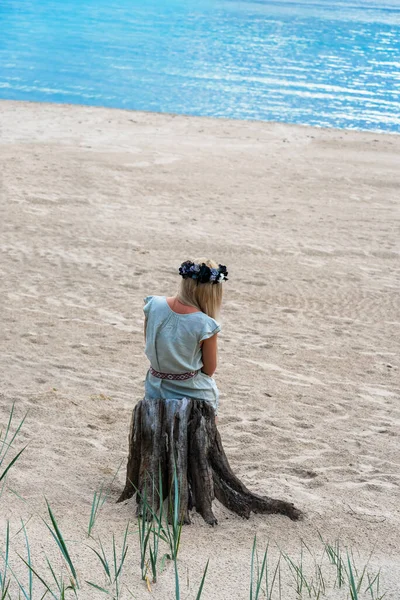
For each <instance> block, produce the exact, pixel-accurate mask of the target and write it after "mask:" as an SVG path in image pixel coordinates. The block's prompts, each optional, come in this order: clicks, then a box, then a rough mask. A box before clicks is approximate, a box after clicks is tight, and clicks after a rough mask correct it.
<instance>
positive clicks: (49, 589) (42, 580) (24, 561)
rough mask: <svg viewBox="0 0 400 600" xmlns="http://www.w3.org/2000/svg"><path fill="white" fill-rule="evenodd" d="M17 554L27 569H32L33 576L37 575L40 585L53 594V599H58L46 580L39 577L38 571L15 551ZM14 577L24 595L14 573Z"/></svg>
mask: <svg viewBox="0 0 400 600" xmlns="http://www.w3.org/2000/svg"><path fill="white" fill-rule="evenodd" d="M17 556H18V557H19V558H20V559H21V560H22V562H23V563H24V564H25V565H26V566H27V567H28V569H29V570H30V571H32V573H33V574H34V575H35V577H37V579H38V580H39V581H40V583H41V584H42V585H43V586H44V587H45V589H46V590H47V591H48V592H49V594H51V595H52V596H53V598H54V600H58V599H57V596H56V595H55V594H54V593H53V591H52V590H51V588H50V587H49V585H48V584H47V583H46V581H45V580H44V579H43V577H41V576H40V575H39V573H38V572H37V571H35V569H34V568H33V567H32V565H29V564H28V563H27V562H26V560H25V559H24V558H22V556H20V555H19V554H18V553H17ZM13 575H14V573H13ZM14 578H15V580H16V582H17V583H18V585H19V587H20V589H21V591H22V593H23V594H24V595H25V592H24V590H23V587H22V586H21V584H20V582H19V581H18V579H17V577H16V576H15V575H14ZM25 597H26V595H25ZM28 600H30V599H29V598H28Z"/></svg>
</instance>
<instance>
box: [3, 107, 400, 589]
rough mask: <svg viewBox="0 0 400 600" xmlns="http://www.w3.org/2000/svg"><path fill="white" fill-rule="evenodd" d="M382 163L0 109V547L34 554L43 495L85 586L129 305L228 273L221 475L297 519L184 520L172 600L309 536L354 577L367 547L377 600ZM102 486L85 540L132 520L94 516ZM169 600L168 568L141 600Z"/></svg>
mask: <svg viewBox="0 0 400 600" xmlns="http://www.w3.org/2000/svg"><path fill="white" fill-rule="evenodd" d="M399 152H400V138H399V137H398V136H390V135H387V136H384V135H378V134H373V133H360V132H349V131H335V130H322V129H311V128H302V127H295V126H287V125H280V124H267V123H257V122H253V123H251V122H240V121H237V122H234V121H225V120H219V121H217V120H212V119H201V118H186V117H180V116H168V115H154V114H144V113H130V112H124V111H112V110H106V109H97V108H84V107H71V106H55V105H40V104H25V103H14V102H1V103H0V166H1V180H0V183H1V188H0V194H1V197H0V200H1V215H2V217H1V240H0V249H1V262H0V273H1V284H0V285H1V296H2V300H3V303H4V304H3V308H2V310H1V313H0V319H1V331H2V336H1V342H0V344H1V357H0V359H1V373H2V375H1V379H2V383H1V392H2V396H1V400H0V419H1V420H0V425H2V424H4V423H5V419H6V417H7V415H8V413H9V408H10V405H11V403H12V401H13V400H15V402H16V412H17V414H18V416H22V415H23V414H24V412H25V411H26V410H29V415H28V417H27V420H26V423H25V425H24V427H23V431H22V434H21V444H23V442H29V446H28V449H27V450H26V451H25V452H24V454H23V455H22V457H21V459H20V461H19V462H18V463H17V465H16V466H15V468H14V469H13V471H12V472H11V473H10V477H9V479H8V485H9V487H10V488H12V489H13V490H16V491H17V492H18V494H19V496H21V497H22V498H24V499H25V500H26V502H24V501H23V500H22V499H21V498H18V497H17V496H15V494H13V493H12V492H11V491H10V489H6V490H5V491H4V493H3V496H2V497H1V498H0V507H1V510H0V519H1V521H2V522H3V523H2V524H1V528H0V531H2V532H4V527H5V525H4V522H5V520H6V519H10V522H11V528H12V531H13V532H17V531H18V529H19V528H20V521H19V519H20V517H22V518H23V519H24V520H25V521H28V520H29V519H30V520H29V523H28V525H27V530H28V534H29V536H30V539H31V542H32V545H34V546H35V547H38V552H39V554H40V553H43V551H47V552H49V553H55V549H54V543H53V542H52V540H51V539H50V537H49V535H47V536H46V534H45V533H44V532H43V524H42V523H41V521H40V518H39V515H44V514H45V502H44V495H45V496H46V497H47V499H48V500H49V502H50V503H51V505H52V507H53V509H54V511H55V513H56V514H57V516H58V518H59V520H60V523H61V526H62V528H63V530H64V531H65V532H68V536H67V537H68V538H69V539H70V540H72V541H71V544H72V551H73V552H75V554H76V555H77V562H79V564H80V565H81V569H82V572H84V571H85V568H87V569H88V570H89V571H90V573H91V574H92V573H93V577H95V575H96V573H97V575H96V576H98V577H100V575H99V573H100V571H99V568H98V566H97V563H96V559H95V557H93V558H92V556H90V555H89V554H88V552H87V551H86V550H84V545H83V544H78V540H81V541H82V540H84V539H85V537H84V533H83V530H84V529H85V527H86V526H87V522H88V519H89V514H90V507H91V502H92V498H93V492H94V490H95V489H96V488H98V486H99V485H100V484H101V482H102V481H103V480H104V479H105V480H107V481H110V480H111V479H112V476H113V474H114V473H115V471H116V470H117V468H118V465H119V464H120V463H121V461H123V463H124V462H125V458H126V450H127V448H126V438H127V433H128V426H129V419H130V414H131V411H132V407H133V406H134V404H135V402H136V401H137V400H138V399H140V397H141V395H142V385H143V378H144V375H145V371H146V366H147V365H146V361H145V357H144V355H143V341H142V338H143V333H142V325H143V324H142V302H143V297H144V296H146V295H147V294H170V293H173V292H174V291H175V288H176V286H177V284H178V278H177V275H176V268H177V266H178V265H179V263H180V262H181V261H182V260H183V259H186V258H187V257H193V256H196V255H205V254H206V255H210V256H212V257H215V258H216V259H217V260H219V261H221V262H223V263H224V264H227V265H228V269H229V273H230V280H229V282H228V283H227V284H226V288H225V291H226V296H225V304H224V309H223V333H222V334H221V336H220V338H221V339H220V364H219V368H218V372H217V375H216V378H217V381H218V385H219V387H220V390H221V406H220V424H219V427H220V431H221V435H222V438H223V441H224V445H225V448H226V451H227V454H228V456H229V458H230V460H231V463H232V466H233V467H234V469H235V471H236V472H237V474H238V475H239V476H240V477H241V478H242V479H243V480H244V481H245V483H246V484H247V485H248V486H249V487H251V488H252V489H254V490H255V491H258V492H260V493H267V494H269V495H271V496H277V497H281V498H285V499H288V500H291V501H293V502H295V503H296V505H298V506H299V507H300V508H302V509H303V510H304V511H305V513H306V517H305V519H304V521H302V522H300V523H292V522H290V521H288V520H287V519H285V518H284V517H279V516H271V517H262V516H252V517H251V519H250V520H249V521H243V520H241V519H239V518H238V517H235V516H234V515H232V514H230V513H229V512H228V511H226V510H225V509H224V508H223V507H221V506H217V508H216V513H217V516H218V517H219V521H220V524H219V526H218V528H216V529H209V528H208V527H207V526H205V525H204V524H203V523H202V522H201V519H200V518H199V517H198V516H197V515H194V519H193V520H194V524H193V525H192V526H191V527H188V528H185V530H184V533H183V541H182V549H181V572H182V578H183V579H184V586H185V596H184V597H186V596H187V594H188V593H189V592H190V593H191V594H192V596H191V595H190V593H189V596H188V597H194V596H193V591H192V590H193V589H194V588H195V587H196V585H197V584H198V581H199V579H200V574H201V570H202V568H203V567H204V565H205V563H206V561H207V558H208V557H211V561H210V569H209V574H208V578H207V585H206V588H205V593H204V598H205V599H217V600H225V599H226V600H228V599H236V598H237V599H242V598H243V599H244V598H248V580H249V563H250V552H251V545H252V541H253V536H254V534H255V533H257V536H258V539H259V544H260V547H261V546H263V545H264V544H265V543H266V541H267V540H268V539H269V540H270V541H271V547H272V546H274V544H275V543H276V544H278V545H279V546H280V547H281V548H283V549H285V550H286V551H288V552H294V553H296V552H297V551H298V549H299V540H300V538H303V539H305V540H306V541H307V542H308V543H309V544H310V545H311V546H312V547H315V548H316V547H317V544H318V532H321V533H322V534H323V536H324V537H325V538H326V539H329V540H334V539H336V538H337V537H339V536H340V538H341V539H342V540H343V543H344V544H348V545H351V546H352V547H354V548H356V549H357V552H358V553H359V555H360V560H361V561H363V560H366V559H367V558H368V556H369V554H370V552H371V550H372V548H373V547H375V552H374V556H373V558H372V559H371V564H372V565H373V566H375V567H382V582H383V583H382V586H383V589H385V590H387V592H388V593H387V596H386V598H387V599H388V600H389V599H392V600H395V599H398V598H399V597H400V583H399V582H400V558H399V546H400V514H399V501H400V493H399V492H400V489H399V484H400V475H399V473H400V471H399V462H400V442H399V434H400V427H399V425H400V409H399V399H400V375H399V368H398V367H399V346H400V300H399V296H400V295H399V289H400V288H399V283H400V282H399V279H400V277H399V275H400V260H399V259H400V245H399V239H400V236H399V233H400V229H399V221H400V208H399V193H398V190H399V186H400V171H399V169H398V164H399ZM123 481H124V472H123V467H122V469H121V470H120V472H119V473H118V476H117V478H116V480H115V482H114V484H113V486H112V493H111V496H110V501H109V502H107V503H106V504H105V506H104V508H103V509H102V512H101V514H100V516H99V519H98V524H97V525H96V528H97V533H99V534H100V535H102V536H104V538H105V539H111V535H112V532H114V533H115V534H117V535H118V539H119V538H120V537H121V536H122V532H123V530H124V527H125V526H126V523H127V521H128V519H133V515H134V504H133V503H132V502H128V503H124V504H123V505H117V506H116V505H115V504H114V503H113V500H115V499H116V498H117V496H118V493H119V492H120V490H121V488H122V485H123ZM132 527H133V530H134V526H132ZM1 535H3V534H1ZM0 539H3V538H1V537H0ZM15 544H16V545H17V546H21V547H22V546H23V539H22V538H21V535H19V536H16V537H15ZM130 546H131V551H132V557H133V558H131V560H130V562H129V565H128V566H127V573H126V578H127V580H128V581H129V583H130V585H131V589H132V590H133V591H134V594H135V598H147V597H149V594H148V592H147V591H146V589H145V587H144V585H143V583H142V582H140V571H139V565H138V560H139V551H138V545H137V542H136V540H135V534H134V533H132V537H131V541H130ZM274 548H275V546H274ZM38 560H40V557H39V559H38ZM186 578H188V581H189V591H187V590H186ZM98 580H99V579H98ZM100 580H101V577H100ZM288 583H289V582H288V581H286V582H285V585H286V584H288ZM172 590H173V573H172V570H171V569H170V568H169V567H168V568H167V572H166V573H164V574H163V575H162V577H161V579H160V582H159V583H158V584H157V585H156V586H154V588H153V597H154V598H155V599H160V600H161V599H162V600H166V599H167V598H173V597H174V596H173V594H172ZM86 597H87V598H88V599H89V600H90V599H91V598H97V597H104V595H102V594H100V593H99V594H98V595H97V592H95V591H94V590H92V591H87V596H86ZM126 597H129V596H126ZM291 597H292V596H290V593H289V591H288V592H287V595H286V597H285V600H290V598H291ZM293 597H294V596H293ZM332 597H333V596H332ZM335 598H339V596H335Z"/></svg>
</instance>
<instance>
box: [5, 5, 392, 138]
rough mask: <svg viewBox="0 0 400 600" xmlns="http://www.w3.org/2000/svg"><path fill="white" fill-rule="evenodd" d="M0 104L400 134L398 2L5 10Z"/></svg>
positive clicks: (21, 7) (20, 7)
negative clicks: (119, 110) (90, 108)
mask: <svg viewBox="0 0 400 600" xmlns="http://www.w3.org/2000/svg"><path fill="white" fill-rule="evenodd" d="M0 98H8V99H17V100H33V101H45V102H63V103H76V104H90V105H101V106H110V107H119V108H129V109H136V110H146V111H156V112H168V113H183V114H191V115H207V116H213V117H229V118H235V119H260V120H263V121H283V122H288V123H300V124H308V125H316V126H327V127H339V128H352V129H371V130H377V131H389V132H400V0H342V1H341V2H340V1H335V0H308V1H306V0H276V1H269V0H259V1H254V0H252V1H250V0H241V1H238V0H0Z"/></svg>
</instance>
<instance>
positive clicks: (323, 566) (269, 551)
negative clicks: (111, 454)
mask: <svg viewBox="0 0 400 600" xmlns="http://www.w3.org/2000/svg"><path fill="white" fill-rule="evenodd" d="M14 408H15V407H14V405H13V406H12V408H11V411H10V415H9V418H8V421H7V425H6V427H5V428H4V433H2V436H1V441H2V445H1V448H0V450H1V455H0V456H1V459H2V463H0V464H3V465H4V464H5V463H4V461H5V460H6V459H7V456H8V452H9V451H11V450H14V451H15V449H14V447H13V445H14V443H15V440H16V439H17V435H18V433H19V431H20V430H21V427H22V425H23V423H24V420H25V417H24V418H23V419H22V420H21V421H19V423H18V424H17V426H16V427H15V430H14V429H13V421H14ZM25 448H26V446H25V447H24V448H22V449H20V450H18V451H17V453H16V454H14V457H13V458H12V459H11V460H9V461H7V462H6V466H5V467H4V466H3V471H2V474H3V478H2V479H3V482H4V483H3V485H5V481H6V476H7V474H8V473H9V471H10V469H11V468H12V467H13V466H14V465H15V464H16V462H17V459H18V458H19V456H20V455H21V453H22V452H23V451H24V450H25ZM115 477H116V475H115V476H114V478H113V480H112V482H111V484H110V485H112V483H113V481H114V480H115ZM109 489H110V486H108V487H107V486H106V485H105V484H104V483H103V484H101V485H100V488H99V489H98V491H97V492H95V494H94V497H93V501H92V504H91V506H90V516H89V528H88V530H87V531H86V532H85V531H83V532H82V533H83V535H82V539H79V540H75V544H78V545H79V547H78V548H76V546H75V552H74V553H72V552H71V549H70V547H69V543H67V540H68V539H69V536H65V534H64V532H63V531H62V528H61V525H60V523H59V520H58V518H57V517H56V514H55V511H54V510H53V508H52V507H51V505H50V503H49V502H48V501H47V499H45V507H46V512H47V519H46V518H44V517H41V516H40V515H37V516H39V521H40V522H41V523H42V526H43V528H44V531H47V533H48V534H50V539H51V540H52V542H53V544H55V549H56V550H57V551H56V552H55V553H54V552H52V553H51V555H48V554H44V560H43V553H41V552H40V549H39V548H36V547H32V545H31V543H30V541H29V535H28V527H27V523H25V522H24V521H23V520H22V519H21V525H20V527H19V528H18V530H17V531H16V532H15V533H12V531H11V525H10V521H9V520H7V521H6V526H5V529H4V531H3V532H2V534H1V538H0V600H16V598H17V596H16V594H18V600H19V599H20V598H23V599H24V600H36V598H39V600H42V599H43V598H45V597H49V598H53V600H67V599H68V598H75V599H77V600H85V599H86V598H87V597H88V589H92V590H96V591H97V592H99V593H101V594H104V595H105V596H107V597H109V598H112V599H113V600H121V599H122V598H123V597H124V594H125V592H126V593H129V595H130V597H135V590H132V589H131V588H132V583H131V582H129V581H127V577H126V576H124V572H125V565H126V564H127V563H128V562H129V563H130V564H131V563H132V561H135V560H136V559H135V558H134V555H135V553H132V554H130V552H129V551H130V549H131V546H132V544H128V538H129V536H130V535H134V536H135V538H136V537H137V540H136V539H135V543H137V544H138V546H139V556H140V561H139V564H138V568H139V570H140V574H141V578H142V580H143V582H144V585H145V589H146V588H147V590H148V592H149V593H151V591H152V586H153V585H156V584H157V583H158V582H159V579H160V576H161V574H163V572H164V568H165V564H166V561H169V562H171V563H172V565H173V579H174V581H173V588H174V597H175V600H181V599H183V598H185V600H188V599H189V598H193V600H201V598H202V596H203V593H204V590H205V587H206V578H207V574H208V571H209V566H210V560H207V563H206V565H205V568H204V569H203V572H202V573H201V580H200V584H199V586H198V588H197V589H196V590H190V595H188V592H187V590H186V591H185V594H184V595H183V593H182V584H181V578H180V572H179V571H180V559H179V556H180V550H181V545H182V531H183V524H182V521H181V520H180V515H181V511H180V508H181V507H180V499H179V481H178V478H177V474H176V470H175V471H174V473H173V482H172V491H173V493H172V494H170V497H169V498H168V499H167V501H166V502H167V505H168V509H167V510H164V503H163V501H162V499H163V490H162V477H161V473H160V475H159V482H158V485H155V482H152V485H151V486H150V488H149V489H150V492H151V495H152V498H151V500H152V501H149V500H150V499H149V497H148V495H147V494H148V491H147V489H148V486H145V488H144V490H143V493H142V495H141V496H140V497H139V499H140V503H139V506H140V510H139V511H138V513H139V514H138V516H137V525H138V527H137V530H134V531H131V530H130V525H131V523H130V522H129V521H128V523H127V524H126V526H125V528H124V530H123V532H122V536H116V535H115V534H114V533H113V534H112V536H111V539H104V538H101V537H100V536H99V535H98V536H97V537H96V538H94V537H93V535H92V532H93V528H94V526H95V523H96V520H97V519H98V517H99V514H100V509H101V508H102V507H103V506H104V504H105V503H106V501H107V499H108V498H109V495H110V493H109ZM11 491H13V490H11ZM14 493H16V492H14ZM137 493H138V494H139V492H137ZM156 494H158V495H159V498H158V500H159V502H157V503H154V498H155V495H156ZM0 502H1V497H0ZM25 502H26V501H25ZM158 504H159V505H160V508H159V510H158V511H155V510H154V508H153V506H154V505H158ZM21 532H22V534H23V540H24V544H23V548H24V549H23V551H21V549H20V547H18V549H17V548H14V547H13V540H14V539H15V538H16V537H17V535H18V534H20V533H21ZM88 534H89V537H90V540H91V542H92V543H88V542H87V536H88ZM86 553H89V554H91V555H92V556H93V555H94V556H95V557H96V560H97V563H98V565H99V566H100V569H99V571H100V575H98V573H97V572H96V571H94V572H93V573H90V574H89V573H88V572H85V568H87V567H86V565H89V564H90V560H83V561H82V562H77V560H76V559H75V558H73V554H76V555H79V556H80V557H81V558H82V556H87V555H86ZM356 554H357V552H355V551H354V550H353V549H352V548H351V547H349V546H346V545H345V544H344V543H343V542H342V541H341V540H340V539H337V540H334V541H333V542H331V541H326V540H325V539H324V538H323V536H322V535H321V534H318V546H317V547H316V546H315V545H314V546H313V547H312V549H311V548H310V545H309V544H307V543H306V542H305V541H304V540H302V539H300V540H299V553H298V556H293V554H289V553H287V552H286V551H284V550H282V549H280V548H279V547H278V546H277V545H276V544H274V542H273V540H269V541H268V542H267V543H266V545H265V547H264V548H262V549H261V551H260V549H259V542H258V538H257V536H256V535H255V536H254V539H253V544H252V547H251V549H249V558H250V561H249V562H250V574H249V591H248V596H247V597H248V598H249V600H261V599H264V598H266V600H306V599H310V600H321V599H323V598H327V599H328V598H329V599H331V598H335V600H342V599H343V600H345V599H346V600H347V599H349V600H367V599H368V600H383V598H384V597H385V593H384V592H382V590H381V571H380V570H373V569H371V568H370V561H371V558H372V554H373V553H372V552H371V554H370V556H369V557H368V560H367V561H361V562H360V559H359V560H358V559H356V557H355V555H356ZM57 555H58V557H57ZM50 556H51V557H50ZM60 560H61V569H60ZM238 567H240V568H241V565H238ZM78 573H79V575H78ZM164 576H165V577H168V573H165V574H164ZM199 576H200V574H199ZM35 582H36V583H37V587H35ZM171 583H172V582H171ZM125 596H126V594H125ZM243 600H245V598H243Z"/></svg>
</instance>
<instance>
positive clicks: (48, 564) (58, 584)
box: [46, 556, 62, 592]
mask: <svg viewBox="0 0 400 600" xmlns="http://www.w3.org/2000/svg"><path fill="white" fill-rule="evenodd" d="M46 562H47V566H48V567H49V571H50V573H51V575H52V577H53V579H54V581H55V584H56V586H57V588H58V591H59V592H61V584H62V581H61V584H60V582H59V581H58V578H57V575H56V574H55V572H54V569H53V566H52V564H51V563H50V561H49V559H48V557H47V556H46Z"/></svg>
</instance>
